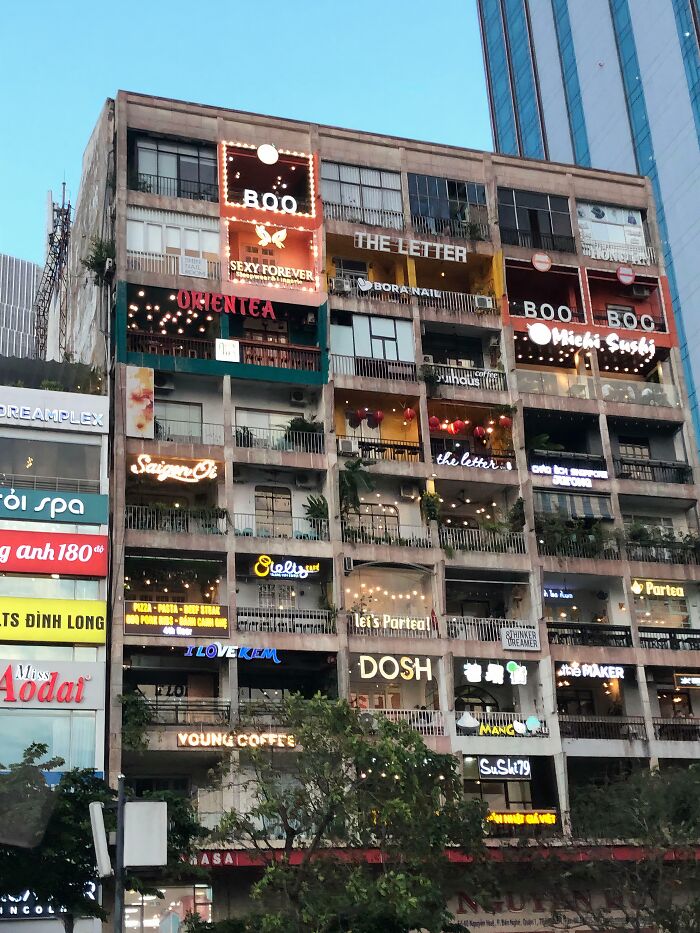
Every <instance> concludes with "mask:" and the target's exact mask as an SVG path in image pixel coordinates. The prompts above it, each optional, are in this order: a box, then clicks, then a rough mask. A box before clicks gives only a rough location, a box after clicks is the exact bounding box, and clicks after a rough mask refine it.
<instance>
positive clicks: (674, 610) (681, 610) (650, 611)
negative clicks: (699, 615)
mask: <svg viewBox="0 0 700 933" xmlns="http://www.w3.org/2000/svg"><path fill="white" fill-rule="evenodd" d="M634 614H635V616H636V617H637V623H638V624H639V625H664V626H667V627H668V628H688V627H689V625H690V615H689V613H688V604H687V602H686V601H685V599H678V598H677V597H674V596H635V597H634Z"/></svg>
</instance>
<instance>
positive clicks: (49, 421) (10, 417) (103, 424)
mask: <svg viewBox="0 0 700 933" xmlns="http://www.w3.org/2000/svg"><path fill="white" fill-rule="evenodd" d="M2 425H8V426H10V427H28V428H47V429H48V430H50V431H79V432H81V433H83V432H85V433H89V434H106V433H107V432H108V430H109V399H107V398H105V396H103V395H82V394H79V393H76V392H50V391H47V390H46V389H21V388H15V387H13V386H2V387H0V426H2Z"/></svg>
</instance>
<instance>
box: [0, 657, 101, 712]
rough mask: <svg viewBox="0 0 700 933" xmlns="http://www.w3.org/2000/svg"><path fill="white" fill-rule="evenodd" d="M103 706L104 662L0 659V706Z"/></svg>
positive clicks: (52, 707)
mask: <svg viewBox="0 0 700 933" xmlns="http://www.w3.org/2000/svg"><path fill="white" fill-rule="evenodd" d="M104 706H105V666H104V664H96V663H92V662H89V661H86V662H81V663H77V662H72V661H36V662H30V661H13V660H10V659H0V709H6V708H11V709H13V710H23V709H43V710H56V709H59V710H60V709H85V710H98V709H104Z"/></svg>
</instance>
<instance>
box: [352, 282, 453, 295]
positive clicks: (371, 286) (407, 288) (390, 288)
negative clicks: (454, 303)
mask: <svg viewBox="0 0 700 933" xmlns="http://www.w3.org/2000/svg"><path fill="white" fill-rule="evenodd" d="M357 290H358V291H359V292H361V293H363V294H364V293H367V292H389V293H390V294H391V295H396V296H397V297H402V296H405V297H406V298H442V292H441V291H440V290H439V289H437V288H419V287H418V286H413V285H396V284H394V283H391V282H370V281H368V280H367V279H357Z"/></svg>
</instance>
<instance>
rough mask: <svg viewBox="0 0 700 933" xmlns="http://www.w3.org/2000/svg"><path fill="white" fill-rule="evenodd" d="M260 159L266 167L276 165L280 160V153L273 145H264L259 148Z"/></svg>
mask: <svg viewBox="0 0 700 933" xmlns="http://www.w3.org/2000/svg"><path fill="white" fill-rule="evenodd" d="M257 152H258V158H259V159H260V161H261V162H262V163H263V164H264V165H274V164H275V163H276V162H277V160H278V159H279V157H280V156H279V152H278V151H277V149H276V148H275V147H274V146H273V145H272V143H262V145H260V146H258V150H257Z"/></svg>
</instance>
